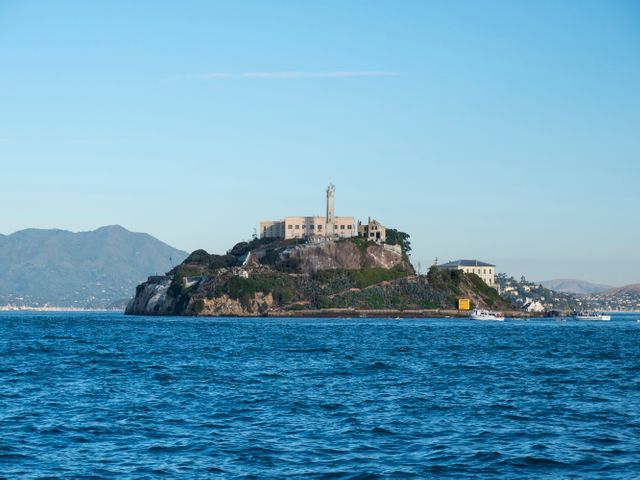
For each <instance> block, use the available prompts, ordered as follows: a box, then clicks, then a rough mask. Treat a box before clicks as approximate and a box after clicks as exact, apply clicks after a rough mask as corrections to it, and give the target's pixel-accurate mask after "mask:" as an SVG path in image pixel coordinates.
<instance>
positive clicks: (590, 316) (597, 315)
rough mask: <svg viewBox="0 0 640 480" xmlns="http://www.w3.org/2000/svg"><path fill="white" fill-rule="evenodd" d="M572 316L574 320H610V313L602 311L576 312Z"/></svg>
mask: <svg viewBox="0 0 640 480" xmlns="http://www.w3.org/2000/svg"><path fill="white" fill-rule="evenodd" d="M573 317H574V318H575V319H576V320H611V315H606V314H604V313H602V312H576V313H575V314H574V315H573Z"/></svg>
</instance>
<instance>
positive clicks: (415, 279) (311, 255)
mask: <svg viewBox="0 0 640 480" xmlns="http://www.w3.org/2000/svg"><path fill="white" fill-rule="evenodd" d="M386 243H387V244H390V245H399V246H400V247H401V251H402V253H401V254H398V253H397V252H394V251H392V250H389V249H386V248H384V246H383V245H381V244H379V243H376V242H371V241H367V239H364V238H359V237H355V238H349V239H340V240H337V241H335V242H330V243H329V244H327V243H322V242H321V243H307V242H305V241H301V240H282V239H254V240H252V241H249V242H240V243H238V244H236V245H234V246H233V247H232V248H231V249H229V250H228V251H227V252H226V254H224V255H212V254H209V253H207V252H206V251H204V250H196V251H195V252H193V253H192V254H191V255H189V256H188V257H187V259H186V260H185V261H184V262H183V263H182V264H181V265H179V266H177V267H175V268H174V269H173V270H172V271H171V272H169V275H170V279H171V280H170V282H171V283H170V285H169V288H168V290H167V297H168V298H169V299H170V301H171V302H173V303H172V305H173V306H172V308H171V310H170V313H171V312H172V313H174V314H199V313H201V312H203V311H205V309H206V308H207V305H210V304H212V303H211V302H219V301H225V300H224V299H225V298H226V299H229V300H230V301H232V302H236V305H238V304H239V305H240V308H241V309H242V311H243V312H245V313H246V314H254V315H256V314H257V315H263V314H266V313H267V312H268V311H271V312H274V311H283V312H284V311H287V310H289V311H291V310H318V309H329V308H331V309H350V308H353V309H362V310H367V309H396V310H407V309H454V308H455V307H456V303H457V300H458V298H460V297H467V298H471V299H472V302H473V303H474V304H478V305H481V306H485V307H489V308H496V309H508V308H509V307H510V305H509V303H508V302H506V301H504V300H503V299H501V298H500V296H499V295H498V294H497V292H496V290H494V289H493V288H491V287H489V286H487V285H486V284H484V282H483V281H482V280H481V279H480V278H479V277H478V276H476V275H467V274H464V273H463V272H460V271H456V270H441V269H438V268H435V267H432V268H431V269H430V270H429V273H428V274H427V275H416V272H415V270H414V269H413V266H412V265H411V263H410V262H409V260H408V254H409V252H410V251H411V242H410V236H409V235H408V234H407V233H404V232H400V231H397V230H393V229H387V242H386ZM354 247H355V248H354ZM394 255H395V259H394ZM334 256H335V257H334ZM345 262H346V263H345ZM389 262H391V263H389ZM310 264H311V265H310ZM340 265H352V266H353V268H344V267H343V266H340Z"/></svg>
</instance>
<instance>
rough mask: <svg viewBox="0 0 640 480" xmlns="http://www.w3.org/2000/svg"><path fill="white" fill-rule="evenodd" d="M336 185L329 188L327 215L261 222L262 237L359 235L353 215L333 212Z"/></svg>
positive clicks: (289, 237)
mask: <svg viewBox="0 0 640 480" xmlns="http://www.w3.org/2000/svg"><path fill="white" fill-rule="evenodd" d="M334 194H335V187H334V186H333V185H329V188H327V215H326V216H325V217H320V216H313V217H285V218H284V219H283V220H275V221H273V220H267V221H263V222H260V237H261V238H283V239H285V240H288V239H292V238H308V237H324V238H347V237H355V236H356V235H357V230H356V222H355V219H354V218H353V217H336V216H335V215H334V213H333V199H334Z"/></svg>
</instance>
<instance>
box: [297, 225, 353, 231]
mask: <svg viewBox="0 0 640 480" xmlns="http://www.w3.org/2000/svg"><path fill="white" fill-rule="evenodd" d="M307 226H308V227H309V228H310V229H311V230H313V229H314V227H316V225H287V228H288V229H289V230H292V229H294V228H295V229H296V230H300V227H302V229H303V230H304V228H305V227H307ZM317 227H318V230H322V225H317ZM345 228H346V229H347V230H353V225H346V226H345V225H340V230H344V229H345Z"/></svg>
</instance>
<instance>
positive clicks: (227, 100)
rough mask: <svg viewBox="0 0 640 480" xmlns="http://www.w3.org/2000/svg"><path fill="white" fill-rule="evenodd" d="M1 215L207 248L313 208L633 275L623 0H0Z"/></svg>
mask: <svg viewBox="0 0 640 480" xmlns="http://www.w3.org/2000/svg"><path fill="white" fill-rule="evenodd" d="M0 167H1V170H0V233H4V234H9V233H12V232H14V231H16V230H20V229H23V228H28V227H38V228H52V227H55V228H63V229H69V230H73V231H81V230H91V229H94V228H96V227H99V226H102V225H108V224H121V225H123V226H124V227H126V228H128V229H130V230H134V231H144V232H148V233H151V234H152V235H154V236H157V237H158V238H160V239H161V240H163V241H165V242H167V243H169V244H171V245H173V246H176V247H178V248H182V249H185V250H194V249H196V248H205V249H207V250H209V251H212V252H222V251H224V250H226V249H228V248H230V247H231V246H232V245H233V244H234V243H235V242H236V241H238V240H241V239H248V238H250V236H251V234H252V233H253V230H254V228H255V227H257V225H258V222H259V221H260V220H263V219H276V218H280V217H282V216H285V215H307V214H308V215H310V214H322V213H323V212H324V195H325V194H324V191H325V188H326V186H327V184H328V183H329V182H333V183H335V185H336V214H338V215H354V216H356V217H357V218H361V219H366V218H367V217H368V216H372V217H375V218H376V219H378V220H380V221H382V222H383V223H384V224H386V225H388V226H393V227H397V228H399V229H401V230H403V231H407V232H409V233H410V234H411V236H412V239H413V245H414V253H413V260H414V263H417V262H418V261H420V262H421V264H422V266H423V269H424V268H426V266H428V265H430V264H431V263H432V262H433V259H434V258H435V257H438V258H439V259H440V260H441V261H446V260H453V259H457V258H479V259H481V260H484V261H489V262H492V263H496V264H497V265H498V270H499V271H503V272H506V273H509V274H512V275H515V276H520V275H526V276H527V277H529V278H531V279H533V280H544V279H549V278H557V277H569V278H580V279H584V280H591V281H595V282H602V283H607V284H611V285H623V284H627V283H633V282H640V3H639V2H637V1H635V0H630V1H606V2H605V1H585V0H579V1H569V0H567V1H562V2H557V1H538V0H536V1H533V0H532V1H529V2H525V1H499V2H493V1H482V2H478V1H467V2H465V1H456V2H445V1H442V2H429V1H424V0H419V1H413V2H412V1H397V0H393V1H392V0H389V1H371V0H366V1H365V0H362V1H347V0H340V1H321V2H320V1H318V2H306V1H305V2H297V1H293V0H291V1H264V0H260V1H252V2H249V1H238V0H234V1H228V2H222V1H218V2H216V1H202V2H187V1H174V2H168V1H135V2H132V1H121V2H118V1H109V2H88V1H77V2H68V1H56V2H43V1H33V2H32V1H28V0H15V1H10V0H9V1H7V0H0Z"/></svg>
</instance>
